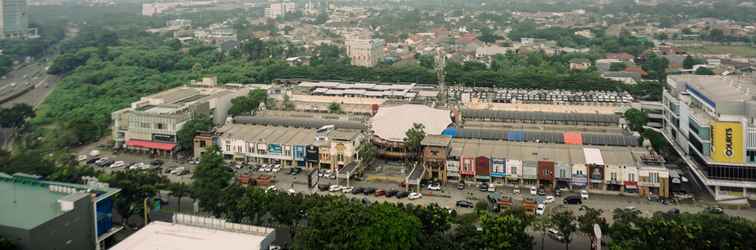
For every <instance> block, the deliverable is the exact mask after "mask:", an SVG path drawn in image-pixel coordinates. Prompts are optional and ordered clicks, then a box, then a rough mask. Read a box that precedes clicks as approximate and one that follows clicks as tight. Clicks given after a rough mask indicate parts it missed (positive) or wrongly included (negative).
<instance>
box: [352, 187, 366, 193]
mask: <svg viewBox="0 0 756 250" xmlns="http://www.w3.org/2000/svg"><path fill="white" fill-rule="evenodd" d="M363 191H365V189H364V188H361V187H356V188H354V189H352V194H361V193H362V192H363Z"/></svg>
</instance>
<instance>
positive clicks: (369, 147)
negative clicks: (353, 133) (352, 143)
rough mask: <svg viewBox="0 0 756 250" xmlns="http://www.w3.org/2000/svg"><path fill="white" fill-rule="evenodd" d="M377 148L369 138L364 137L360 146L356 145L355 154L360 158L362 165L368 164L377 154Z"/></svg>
mask: <svg viewBox="0 0 756 250" xmlns="http://www.w3.org/2000/svg"><path fill="white" fill-rule="evenodd" d="M376 151H377V149H376V148H375V145H373V143H371V142H370V139H364V140H363V141H362V142H361V143H360V146H359V147H357V156H358V157H359V158H360V161H361V163H362V164H363V165H365V166H369V164H370V163H371V162H373V160H375V156H376V154H377V152H376Z"/></svg>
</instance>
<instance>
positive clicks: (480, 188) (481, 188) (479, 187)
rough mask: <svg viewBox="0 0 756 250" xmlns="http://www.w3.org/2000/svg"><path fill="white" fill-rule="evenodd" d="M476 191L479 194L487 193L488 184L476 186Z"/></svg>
mask: <svg viewBox="0 0 756 250" xmlns="http://www.w3.org/2000/svg"><path fill="white" fill-rule="evenodd" d="M478 190H480V191H481V192H488V183H485V182H484V183H481V184H480V186H478Z"/></svg>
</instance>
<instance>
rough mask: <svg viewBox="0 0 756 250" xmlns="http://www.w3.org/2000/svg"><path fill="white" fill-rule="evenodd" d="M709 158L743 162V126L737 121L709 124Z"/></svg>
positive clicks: (718, 160)
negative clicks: (710, 141)
mask: <svg viewBox="0 0 756 250" xmlns="http://www.w3.org/2000/svg"><path fill="white" fill-rule="evenodd" d="M711 133H712V138H711V140H712V144H713V145H712V147H711V159H712V160H714V161H717V162H727V163H743V161H744V157H743V151H744V149H743V126H741V125H740V123H739V122H715V123H714V124H712V126H711Z"/></svg>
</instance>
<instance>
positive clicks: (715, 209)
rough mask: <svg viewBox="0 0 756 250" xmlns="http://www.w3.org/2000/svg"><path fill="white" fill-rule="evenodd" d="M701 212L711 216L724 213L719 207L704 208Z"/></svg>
mask: <svg viewBox="0 0 756 250" xmlns="http://www.w3.org/2000/svg"><path fill="white" fill-rule="evenodd" d="M703 211H704V212H706V213H711V214H723V213H724V210H722V208H721V207H706V208H704V210H703Z"/></svg>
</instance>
